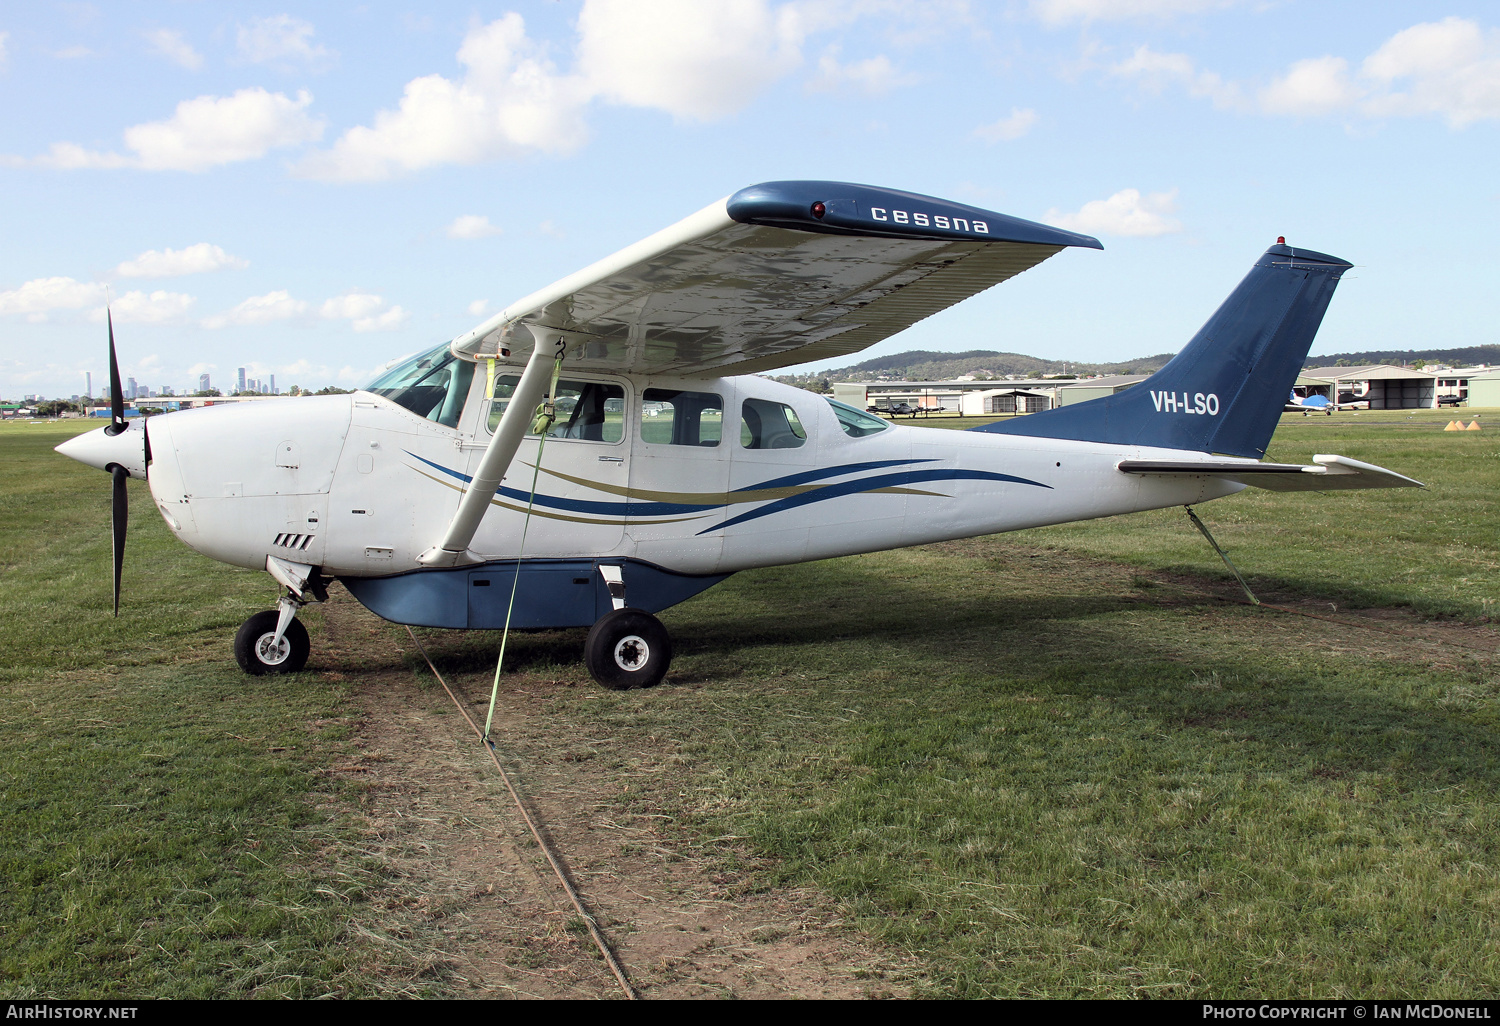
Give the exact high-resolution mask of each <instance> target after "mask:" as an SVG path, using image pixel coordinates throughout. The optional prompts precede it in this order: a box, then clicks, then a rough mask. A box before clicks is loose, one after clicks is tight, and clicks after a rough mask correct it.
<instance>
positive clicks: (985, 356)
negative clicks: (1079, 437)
mask: <svg viewBox="0 0 1500 1026" xmlns="http://www.w3.org/2000/svg"><path fill="white" fill-rule="evenodd" d="M1171 358H1172V354H1171V353H1162V354H1160V355H1158V356H1147V357H1143V358H1141V359H1139V360H1126V361H1123V362H1121V363H1078V362H1075V361H1073V360H1043V359H1040V358H1038V357H1035V356H1026V355H1025V354H1023V353H997V352H994V351H993V350H989V349H971V350H969V351H968V352H966V353H935V352H931V351H929V350H925V349H914V350H912V351H910V352H906V353H896V354H895V355H893V356H877V357H875V358H874V359H872V360H865V361H864V362H863V363H856V364H853V365H851V366H848V367H834V368H829V369H828V370H820V371H816V372H813V373H810V374H783V375H780V376H778V377H777V379H776V380H778V381H785V382H787V383H788V384H794V385H801V384H806V383H808V382H809V381H816V380H818V379H826V380H828V381H880V380H882V379H884V380H891V381H948V380H951V379H953V378H957V377H960V376H962V375H964V374H973V375H975V376H976V377H977V378H980V379H981V380H982V379H984V378H1004V377H1005V376H1006V375H1007V374H1016V375H1019V376H1021V377H1025V376H1026V375H1029V374H1037V375H1042V376H1050V375H1054V374H1147V373H1150V372H1152V371H1157V370H1160V369H1161V368H1162V367H1163V366H1164V365H1165V364H1166V362H1167V361H1168V360H1170V359H1171Z"/></svg>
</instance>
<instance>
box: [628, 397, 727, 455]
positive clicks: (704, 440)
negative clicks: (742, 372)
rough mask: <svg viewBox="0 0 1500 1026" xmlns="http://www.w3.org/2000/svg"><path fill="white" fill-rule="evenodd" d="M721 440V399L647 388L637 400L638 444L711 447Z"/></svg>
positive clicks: (722, 423)
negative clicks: (639, 425) (639, 430)
mask: <svg viewBox="0 0 1500 1026" xmlns="http://www.w3.org/2000/svg"><path fill="white" fill-rule="evenodd" d="M723 437H724V397H723V396H720V395H715V394H714V393H712V392H683V391H679V390H677V389H672V388H648V389H646V391H645V393H644V394H643V395H642V396H641V441H643V442H652V443H655V444H657V445H708V446H713V445H718V444H719V440H720V439H721V438H723Z"/></svg>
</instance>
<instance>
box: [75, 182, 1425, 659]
mask: <svg viewBox="0 0 1500 1026" xmlns="http://www.w3.org/2000/svg"><path fill="white" fill-rule="evenodd" d="M1067 247H1083V248H1090V249H1100V248H1102V247H1101V246H1100V245H1099V243H1098V241H1097V240H1095V239H1092V238H1089V237H1088V236H1085V235H1078V234H1075V233H1072V232H1066V231H1061V230H1058V229H1056V228H1049V227H1047V226H1046V225H1041V224H1036V223H1034V222H1030V221H1023V220H1020V219H1018V218H1013V217H1007V216H1005V215H1003V214H996V213H992V212H989V211H985V210H980V209H977V208H974V207H969V206H964V205H961V204H957V203H951V202H948V201H945V200H940V199H934V198H932V197H928V196H919V195H914V194H911V193H905V192H897V191H894V190H889V189H880V188H874V187H870V186H860V185H848V184H843V183H837V182H771V183H768V184H763V185H757V186H752V187H750V188H748V189H742V190H741V191H739V192H737V193H735V194H734V195H732V196H730V197H728V198H727V199H724V200H720V201H719V202H717V203H713V204H711V205H709V206H708V207H705V208H704V209H703V210H701V211H699V212H698V213H696V214H693V215H692V216H690V217H688V218H687V219H685V220H683V221H680V222H678V223H677V224H675V225H672V226H671V227H669V228H666V229H664V230H663V231H661V232H658V233H657V234H655V235H652V236H650V237H649V238H647V239H644V240H642V241H641V242H638V243H636V244H635V245H633V246H630V247H628V248H626V249H624V250H621V251H620V252H618V253H616V254H614V255H613V256H610V257H606V258H605V259H603V260H601V261H599V262H598V263H596V264H594V265H592V266H590V267H587V268H584V269H583V270H581V271H579V272H577V273H576V274H573V275H570V276H568V277H566V278H564V279H562V280H561V281H559V282H557V283H555V284H553V285H550V286H548V287H547V288H544V289H542V290H541V291H539V292H536V293H533V294H532V295H530V296H527V297H525V298H524V299H521V300H519V301H517V302H516V303H513V304H511V305H510V306H509V307H507V308H506V309H505V310H503V311H501V312H500V313H498V314H496V315H495V316H494V317H491V318H490V319H489V320H487V321H485V322H484V323H483V324H481V325H479V326H478V327H477V328H475V329H474V330H472V331H469V332H467V333H465V334H463V335H460V336H459V337H458V338H456V339H453V340H452V341H450V342H444V343H443V344H442V345H439V346H436V347H435V348H433V349H432V350H430V351H428V352H424V353H420V354H418V355H416V356H414V357H412V358H410V359H408V360H405V361H404V362H398V363H397V364H395V365H394V366H392V367H391V368H390V369H389V370H388V371H386V372H385V373H383V374H381V375H380V377H378V378H377V379H376V380H375V381H374V382H372V383H371V384H370V385H369V387H367V388H365V389H362V390H360V391H358V392H356V393H354V394H352V395H340V396H326V397H313V398H298V399H288V400H287V401H285V402H262V403H244V404H237V405H235V406H233V407H227V408H226V407H218V408H213V409H203V410H192V411H184V412H180V413H172V414H167V415H165V416H157V417H153V418H151V419H150V420H149V421H145V422H138V421H131V422H127V421H126V420H125V419H124V417H123V410H122V408H121V405H120V401H119V398H118V397H119V395H120V384H119V371H118V368H117V366H116V361H115V356H114V337H113V329H112V328H111V335H110V386H111V392H110V394H111V396H113V397H115V398H114V404H115V405H114V414H115V416H114V417H113V419H112V422H111V424H110V426H108V427H105V428H101V429H100V430H98V431H93V432H89V433H87V434H84V435H80V436H78V437H77V438H75V439H72V440H70V441H68V442H65V443H64V444H62V445H60V446H58V451H59V452H62V453H64V454H65V455H68V456H71V457H73V458H74V459H78V460H81V461H82V462H84V463H87V464H90V465H92V466H95V467H98V468H100V469H102V470H107V471H109V472H110V473H111V474H112V475H113V477H114V517H115V518H114V541H115V555H114V584H115V607H116V611H118V607H119V587H120V573H121V567H122V560H123V552H124V542H125V514H126V501H125V500H126V480H127V478H131V477H133V478H143V479H145V480H146V481H147V482H148V483H149V486H150V488H151V494H152V496H153V498H154V499H155V500H156V505H157V508H158V509H159V510H160V511H161V515H162V517H163V518H164V519H165V520H166V523H167V526H168V527H169V528H170V529H171V530H172V531H173V533H174V534H176V535H177V537H178V538H180V539H181V540H182V541H183V542H185V543H186V544H188V545H189V546H191V547H192V548H194V549H196V550H197V551H199V552H202V553H204V554H206V555H208V556H211V557H213V558H215V559H218V560H222V561H224V562H226V563H230V564H233V565H236V566H244V567H250V568H253V569H257V570H265V571H267V572H268V573H269V574H270V575H271V576H272V577H274V578H275V579H276V580H277V581H278V582H279V583H280V585H281V586H282V587H283V588H284V589H285V591H284V595H283V597H282V598H281V600H280V602H279V605H278V608H277V609H275V610H271V611H267V612H263V613H257V614H256V615H255V616H252V617H251V618H250V619H249V620H247V621H246V622H245V624H244V625H243V626H242V627H241V628H240V631H239V634H238V635H237V636H236V638H235V645H234V650H235V656H236V658H237V659H238V660H239V663H240V665H241V666H242V667H244V668H245V670H246V671H248V672H250V673H253V674H262V673H281V672H291V671H295V670H298V669H300V668H301V667H302V666H303V664H304V663H305V662H306V660H307V657H308V652H309V641H308V636H307V631H306V629H305V628H303V627H302V625H301V624H300V622H299V621H297V620H296V619H295V616H296V613H297V611H298V609H299V608H301V606H302V605H304V604H305V603H307V602H309V601H314V600H319V599H322V598H323V597H325V595H326V591H325V588H326V585H327V584H328V582H329V581H330V580H332V579H338V580H339V581H342V582H343V584H344V585H345V587H347V588H348V590H349V592H350V593H351V594H353V595H354V596H355V598H357V599H358V600H359V601H360V602H362V603H364V604H365V605H366V606H367V607H369V608H370V609H372V610H374V611H375V612H376V613H377V614H379V615H380V616H383V617H385V618H386V619H388V620H392V621H395V622H397V623H404V624H412V625H423V626H429V627H451V628H469V629H473V628H499V627H502V626H504V625H506V624H507V623H509V624H510V625H512V626H514V627H517V628H559V627H590V628H591V629H590V631H589V636H588V641H587V643H586V646H585V661H586V662H587V665H588V668H589V670H590V672H591V673H592V674H593V675H594V677H595V679H596V680H598V681H600V682H601V683H602V684H604V685H606V686H608V687H614V688H624V687H635V686H649V685H652V684H655V683H656V682H658V681H659V680H661V678H662V675H663V674H664V673H665V672H666V669H667V665H668V663H669V662H670V660H671V640H670V638H669V637H668V635H667V632H666V630H665V629H664V628H663V627H662V625H661V623H660V622H659V621H658V620H657V619H656V617H655V616H653V615H652V614H653V613H656V612H659V611H661V610H663V609H666V608H667V607H669V606H672V605H674V604H676V603H678V602H681V601H683V600H684V599H686V598H689V597H690V596H692V595H695V594H697V593H699V592H701V591H703V590H704V589H706V588H708V587H711V586H712V585H714V584H716V583H718V582H719V581H722V580H723V579H724V578H725V577H727V576H729V575H730V574H732V573H735V572H736V571H739V570H745V569H749V568H752V567H763V566H773V565H777V564H782V563H794V562H800V561H804V560H812V559H824V558H827V557H830V556H843V555H849V554H853V553H859V552H872V551H877V550H880V549H888V548H895V547H899V546H905V545H919V544H923V543H926V542H934V541H941V540H945V539H953V538H964V537H971V536H975V535H983V534H993V533H997V532H1001V531H1014V530H1018V529H1021V528H1026V527H1036V526H1040V525H1043V524H1057V523H1065V522H1068V521H1073V520H1085V519H1089V518H1093V517H1104V516H1111V515H1114V514H1117V513H1128V512H1133V511H1138V510H1148V509H1156V508H1161V507H1166V506H1174V505H1184V504H1188V503H1196V502H1202V501H1204V500H1207V499H1213V498H1218V497H1221V496H1226V495H1231V494H1233V493H1235V492H1237V491H1240V490H1241V489H1243V488H1245V487H1246V486H1248V485H1255V486H1258V487H1262V488H1270V489H1274V490H1280V491H1306V490H1317V491H1327V490H1336V489H1345V488H1389V487H1405V486H1415V485H1418V482H1416V481H1413V480H1412V479H1410V478H1407V477H1402V476H1401V475H1399V474H1395V473H1392V472H1391V471H1388V470H1384V469H1382V468H1380V467H1375V466H1371V465H1369V464H1365V463H1360V462H1358V461H1355V460H1351V459H1346V458H1344V457H1342V456H1314V457H1313V463H1312V464H1311V465H1306V466H1304V465H1300V464H1268V463H1261V462H1258V459H1259V457H1261V456H1263V455H1264V452H1265V447H1266V445H1267V444H1268V443H1269V440H1270V438H1271V433H1272V431H1273V430H1274V429H1275V427H1276V422H1277V419H1278V418H1279V417H1280V415H1281V406H1282V398H1281V397H1282V396H1285V395H1286V394H1287V392H1288V390H1289V389H1290V388H1291V386H1292V382H1293V381H1294V380H1295V378H1296V375H1297V372H1298V371H1299V369H1300V368H1301V366H1302V361H1303V359H1304V357H1305V356H1306V354H1307V350H1308V347H1309V346H1310V345H1311V344H1312V340H1313V336H1314V334H1315V333H1316V331H1317V328H1318V325H1319V324H1320V323H1321V321H1322V318H1323V314H1324V311H1325V310H1326V308H1327V306H1328V302H1329V299H1330V298H1331V297H1332V295H1333V290H1334V287H1335V285H1336V284H1337V282H1338V280H1339V276H1340V275H1341V274H1343V272H1344V271H1345V270H1346V269H1347V268H1348V267H1349V266H1350V265H1349V264H1348V263H1346V262H1344V261H1342V260H1339V259H1337V258H1335V257H1331V256H1326V255H1324V254H1322V253H1315V252H1312V251H1309V250H1303V249H1294V248H1292V247H1290V246H1286V245H1284V244H1281V243H1280V242H1278V244H1277V245H1275V246H1272V247H1271V248H1270V249H1268V250H1266V252H1265V254H1264V255H1263V256H1261V257H1260V258H1259V259H1258V260H1257V261H1256V262H1255V265H1254V266H1253V267H1252V268H1251V270H1250V273H1249V275H1248V276H1246V278H1245V279H1244V281H1242V282H1241V283H1240V285H1239V286H1238V287H1237V288H1236V289H1235V290H1234V292H1233V293H1232V294H1231V295H1230V296H1229V298H1228V299H1227V300H1226V301H1225V302H1224V304H1223V305H1222V306H1221V307H1220V308H1219V310H1218V312H1216V313H1215V314H1214V315H1213V316H1212V317H1211V318H1209V321H1208V323H1207V324H1206V325H1205V326H1204V327H1203V329H1202V330H1201V331H1199V332H1198V334H1197V335H1196V336H1194V338H1193V339H1192V340H1191V341H1190V342H1189V343H1188V344H1187V346H1186V347H1185V348H1184V349H1183V350H1182V351H1181V352H1180V353H1179V354H1178V355H1177V356H1176V357H1175V358H1174V359H1173V360H1172V361H1171V362H1169V363H1168V364H1167V365H1166V366H1165V367H1164V368H1162V370H1161V371H1159V372H1158V373H1157V374H1155V375H1154V376H1153V377H1151V378H1150V379H1149V380H1147V381H1145V382H1143V383H1142V384H1139V385H1137V386H1135V387H1133V388H1130V389H1127V390H1125V391H1123V392H1118V393H1116V394H1114V395H1111V396H1107V397H1105V398H1102V399H1096V400H1093V401H1092V402H1086V403H1079V404H1076V405H1072V406H1066V407H1063V408H1060V409H1057V410H1053V411H1050V412H1046V413H1037V414H1033V415H1030V416H1026V417H1019V418H1014V419H1011V420H1006V421H1004V422H1001V423H996V424H991V425H987V426H985V427H982V428H978V429H976V430H974V431H967V432H959V431H930V430H924V429H921V428H916V427H910V426H899V425H896V424H893V423H891V422H890V421H886V420H883V419H881V418H879V417H875V416H871V415H870V414H868V413H866V412H864V411H862V410H857V409H853V408H851V407H848V406H845V405H843V404H841V403H837V402H831V401H829V400H827V399H824V398H823V397H821V396H818V395H815V394H812V393H810V392H806V391H803V390H800V389H796V388H792V387H790V386H786V385H782V384H778V383H776V382H774V381H770V380H768V379H766V378H763V377H758V376H756V375H757V373H759V372H763V371H769V370H774V369H776V368H778V367H784V366H789V365H792V364H798V363H806V362H808V361H811V360H827V359H831V358H836V357H842V356H847V355H848V354H850V353H854V352H858V351H859V350H861V349H864V348H865V347H867V346H869V345H872V344H873V343H875V342H878V341H880V340H881V339H884V338H887V337H889V336H891V335H893V334H895V333H896V332H898V331H901V330H902V329H904V328H906V327H908V326H909V325H911V324H913V323H915V322H916V321H918V320H920V319H922V318H924V317H927V316H929V315H931V314H933V313H936V312H937V311H939V310H942V309H944V308H946V307H948V306H950V305H952V304H954V303H957V302H959V301H960V300H963V299H965V298H967V297H969V296H972V295H974V294H976V293H978V292H980V291H983V290H984V289H987V288H989V287H990V286H992V285H995V284H997V283H998V282H1002V281H1005V280H1006V279H1008V278H1010V277H1012V276H1014V275H1016V274H1019V273H1020V272H1022V271H1024V270H1026V269H1028V268H1030V267H1032V266H1034V265H1036V264H1038V263H1040V262H1041V261H1042V260H1045V259H1047V258H1048V257H1050V256H1052V255H1054V254H1056V253H1058V252H1059V251H1061V250H1062V249H1064V248H1067ZM544 400H545V401H544ZM539 406H540V407H541V409H542V410H543V411H545V412H546V413H547V414H549V415H550V416H551V417H553V418H555V419H550V420H549V417H548V416H540V417H538V416H537V412H538V410H539Z"/></svg>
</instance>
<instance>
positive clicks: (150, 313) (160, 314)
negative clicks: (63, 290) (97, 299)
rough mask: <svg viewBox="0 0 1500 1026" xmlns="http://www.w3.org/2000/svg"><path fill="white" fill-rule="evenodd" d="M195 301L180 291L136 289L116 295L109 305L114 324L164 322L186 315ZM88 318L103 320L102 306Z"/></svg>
mask: <svg viewBox="0 0 1500 1026" xmlns="http://www.w3.org/2000/svg"><path fill="white" fill-rule="evenodd" d="M195 302H197V300H195V299H194V298H193V297H192V296H188V295H184V294H183V293H181V292H165V291H162V290H160V289H158V290H157V291H155V292H141V291H139V290H136V291H131V292H127V293H125V294H124V295H123V296H116V297H115V299H114V301H113V302H112V303H111V304H110V307H111V310H112V311H113V314H114V320H115V323H116V324H131V323H134V324H165V323H167V322H168V321H176V320H180V319H181V318H183V317H184V316H186V314H187V312H188V310H189V309H190V308H191V307H192V305H193V304H194V303H195ZM89 319H90V320H94V321H103V320H104V307H102V306H101V307H100V308H99V309H97V310H95V311H94V312H93V313H92V314H90V315H89Z"/></svg>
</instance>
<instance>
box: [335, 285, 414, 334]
mask: <svg viewBox="0 0 1500 1026" xmlns="http://www.w3.org/2000/svg"><path fill="white" fill-rule="evenodd" d="M319 312H320V313H321V314H322V315H323V316H324V317H326V318H328V319H329V320H347V321H349V322H350V325H351V326H352V327H353V328H354V330H355V331H391V330H393V329H395V328H399V327H400V326H401V325H403V324H405V323H406V322H407V321H408V320H410V319H411V313H410V312H408V311H406V310H403V309H401V307H399V306H393V307H391V308H390V309H386V305H385V299H384V298H383V297H381V296H376V295H372V294H371V293H368V292H347V293H345V294H344V295H342V296H334V297H333V298H332V299H330V300H328V301H326V302H325V303H324V304H323V306H322V309H321V310H320V311H319Z"/></svg>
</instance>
